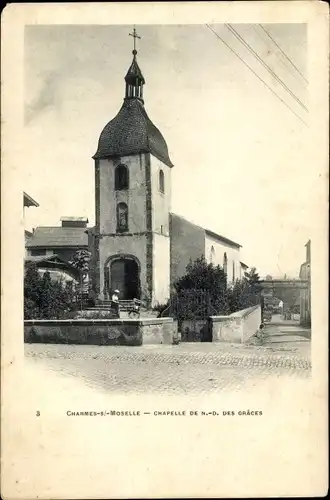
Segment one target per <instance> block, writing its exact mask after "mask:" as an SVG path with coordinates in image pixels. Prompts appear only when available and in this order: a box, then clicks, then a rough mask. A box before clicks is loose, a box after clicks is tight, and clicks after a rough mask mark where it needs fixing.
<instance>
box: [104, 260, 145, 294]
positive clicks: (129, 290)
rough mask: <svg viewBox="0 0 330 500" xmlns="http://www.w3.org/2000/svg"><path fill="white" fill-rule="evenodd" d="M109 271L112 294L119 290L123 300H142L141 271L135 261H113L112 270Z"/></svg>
mask: <svg viewBox="0 0 330 500" xmlns="http://www.w3.org/2000/svg"><path fill="white" fill-rule="evenodd" d="M109 271H110V280H109V281H110V283H109V292H110V293H111V292H113V290H116V289H118V290H119V291H120V299H122V300H131V299H135V298H137V299H139V298H140V271H139V266H138V264H137V262H136V260H135V259H133V258H127V257H120V258H118V259H116V260H113V261H112V262H111V265H110V269H109V268H108V272H109Z"/></svg>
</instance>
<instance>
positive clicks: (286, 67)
mask: <svg viewBox="0 0 330 500" xmlns="http://www.w3.org/2000/svg"><path fill="white" fill-rule="evenodd" d="M252 27H253V30H254V32H255V33H256V34H257V35H258V37H259V38H260V40H262V41H263V42H264V44H266V45H267V46H268V47H269V48H271V50H273V52H274V54H275V55H276V57H277V60H278V61H279V62H280V63H281V65H282V66H283V68H285V69H286V70H287V71H290V70H289V67H288V65H287V64H286V63H285V61H284V60H283V57H281V54H280V53H279V52H278V51H276V52H275V51H274V46H273V44H272V42H271V40H270V39H267V40H266V37H265V36H262V33H260V31H259V30H258V29H257V28H258V27H259V28H260V25H258V24H254V25H253V26H252ZM290 69H291V71H290V74H291V75H292V76H293V77H294V78H295V79H296V80H297V81H299V83H301V84H303V86H304V90H305V89H306V86H307V84H308V82H307V81H306V80H304V81H303V80H302V79H301V78H300V75H299V74H298V73H297V72H296V71H292V68H290Z"/></svg>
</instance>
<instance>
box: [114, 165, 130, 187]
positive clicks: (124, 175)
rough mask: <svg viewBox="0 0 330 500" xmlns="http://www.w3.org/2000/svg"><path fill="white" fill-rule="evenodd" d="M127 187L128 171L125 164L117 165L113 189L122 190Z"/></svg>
mask: <svg viewBox="0 0 330 500" xmlns="http://www.w3.org/2000/svg"><path fill="white" fill-rule="evenodd" d="M128 188H129V173H128V168H127V167H126V165H118V167H116V170H115V190H116V191H123V190H124V189H128Z"/></svg>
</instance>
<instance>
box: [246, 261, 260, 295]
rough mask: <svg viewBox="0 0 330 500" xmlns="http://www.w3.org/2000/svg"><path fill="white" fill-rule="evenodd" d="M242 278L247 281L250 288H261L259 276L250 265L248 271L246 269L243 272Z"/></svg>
mask: <svg viewBox="0 0 330 500" xmlns="http://www.w3.org/2000/svg"><path fill="white" fill-rule="evenodd" d="M244 279H245V281H246V282H247V283H248V285H249V287H250V289H251V290H260V289H261V283H260V276H259V274H258V273H257V270H256V268H255V267H252V268H251V269H250V271H246V272H245V273H244Z"/></svg>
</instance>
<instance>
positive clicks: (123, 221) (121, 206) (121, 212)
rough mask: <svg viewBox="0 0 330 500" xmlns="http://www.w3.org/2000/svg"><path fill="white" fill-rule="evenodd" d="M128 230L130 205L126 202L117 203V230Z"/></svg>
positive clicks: (121, 231) (120, 231)
mask: <svg viewBox="0 0 330 500" xmlns="http://www.w3.org/2000/svg"><path fill="white" fill-rule="evenodd" d="M125 231H128V207H127V205H126V203H118V205H117V232H118V233H123V232H125Z"/></svg>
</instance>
